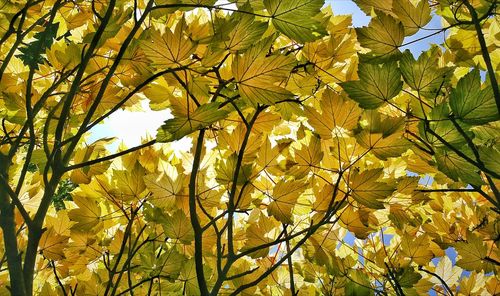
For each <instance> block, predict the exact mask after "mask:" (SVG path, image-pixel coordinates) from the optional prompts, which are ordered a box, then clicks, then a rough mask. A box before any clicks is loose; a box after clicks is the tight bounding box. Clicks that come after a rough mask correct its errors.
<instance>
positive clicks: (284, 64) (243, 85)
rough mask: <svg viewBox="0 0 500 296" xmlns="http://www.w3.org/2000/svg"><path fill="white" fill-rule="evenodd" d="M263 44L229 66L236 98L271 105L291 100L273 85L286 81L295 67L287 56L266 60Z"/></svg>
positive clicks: (288, 94)
mask: <svg viewBox="0 0 500 296" xmlns="http://www.w3.org/2000/svg"><path fill="white" fill-rule="evenodd" d="M267 42H268V41H263V42H261V43H259V44H258V45H256V46H254V47H253V48H252V49H250V50H249V51H247V52H245V53H244V54H243V55H238V56H236V58H235V59H234V62H233V65H232V67H233V76H234V78H235V80H236V82H238V87H239V91H240V95H241V96H242V97H243V98H245V99H247V100H249V101H250V102H252V103H253V104H255V103H262V104H268V105H273V104H275V103H276V102H277V101H280V100H285V99H288V98H290V97H292V96H293V94H292V93H291V92H289V91H288V90H286V89H285V88H283V87H281V86H279V85H277V84H278V83H279V82H282V81H283V80H284V79H285V78H287V77H288V75H289V74H290V71H291V70H292V68H293V66H294V65H295V63H296V62H295V60H294V59H293V58H292V57H290V56H283V55H271V56H269V57H268V56H266V52H267V51H263V50H266V49H265V46H264V45H265V44H267Z"/></svg>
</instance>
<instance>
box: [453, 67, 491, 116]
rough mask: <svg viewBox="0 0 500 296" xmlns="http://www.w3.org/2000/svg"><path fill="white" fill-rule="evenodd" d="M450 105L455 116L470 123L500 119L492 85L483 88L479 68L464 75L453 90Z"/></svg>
mask: <svg viewBox="0 0 500 296" xmlns="http://www.w3.org/2000/svg"><path fill="white" fill-rule="evenodd" d="M450 107H451V110H453V114H454V115H455V117H457V118H459V119H461V120H463V121H464V122H467V123H470V124H484V123H488V122H490V121H494V120H498V119H499V116H498V109H497V106H496V103H495V99H494V95H493V91H492V89H491V86H487V87H485V88H483V89H481V78H480V77H479V71H478V70H477V69H474V70H472V71H471V72H469V73H468V74H467V75H465V76H464V77H462V79H460V80H459V81H458V83H457V87H456V88H455V89H453V90H452V91H451V96H450Z"/></svg>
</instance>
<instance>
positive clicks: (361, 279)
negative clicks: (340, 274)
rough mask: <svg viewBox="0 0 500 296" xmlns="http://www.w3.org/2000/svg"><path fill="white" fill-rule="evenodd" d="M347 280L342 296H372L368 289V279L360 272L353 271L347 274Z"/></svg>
mask: <svg viewBox="0 0 500 296" xmlns="http://www.w3.org/2000/svg"><path fill="white" fill-rule="evenodd" d="M349 279H350V280H348V282H347V283H346V285H345V291H344V294H345V295H346V296H369V295H373V292H372V290H371V289H370V288H369V287H371V285H370V279H369V278H368V276H367V275H366V274H364V273H363V272H361V271H360V270H357V269H353V270H351V271H350V272H349Z"/></svg>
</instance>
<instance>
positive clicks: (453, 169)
mask: <svg viewBox="0 0 500 296" xmlns="http://www.w3.org/2000/svg"><path fill="white" fill-rule="evenodd" d="M434 157H435V159H436V162H437V165H438V168H439V170H440V171H442V172H443V173H445V174H446V175H447V176H448V177H450V178H451V179H453V180H455V181H459V180H460V181H462V182H464V183H466V184H472V185H478V186H481V185H483V184H484V182H483V180H482V179H481V176H480V175H479V174H478V171H479V169H478V168H476V167H475V166H474V165H472V164H470V163H469V162H467V161H466V160H465V159H463V158H462V157H460V156H458V155H457V154H456V153H455V152H452V151H439V150H438V151H436V154H435V155H434Z"/></svg>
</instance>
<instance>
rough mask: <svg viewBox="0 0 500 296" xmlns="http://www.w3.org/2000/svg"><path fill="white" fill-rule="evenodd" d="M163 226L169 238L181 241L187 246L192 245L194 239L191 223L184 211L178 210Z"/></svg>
mask: <svg viewBox="0 0 500 296" xmlns="http://www.w3.org/2000/svg"><path fill="white" fill-rule="evenodd" d="M162 226H163V229H164V231H165V235H166V236H167V237H168V238H171V239H174V240H179V241H180V242H181V243H183V244H187V245H189V244H191V242H192V241H193V239H194V233H193V228H192V227H191V222H189V220H188V218H187V217H186V214H184V212H183V211H182V210H177V211H175V212H174V213H173V214H172V215H169V216H168V218H167V219H166V222H165V223H163V224H162Z"/></svg>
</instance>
